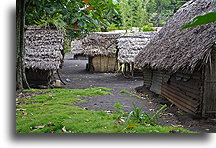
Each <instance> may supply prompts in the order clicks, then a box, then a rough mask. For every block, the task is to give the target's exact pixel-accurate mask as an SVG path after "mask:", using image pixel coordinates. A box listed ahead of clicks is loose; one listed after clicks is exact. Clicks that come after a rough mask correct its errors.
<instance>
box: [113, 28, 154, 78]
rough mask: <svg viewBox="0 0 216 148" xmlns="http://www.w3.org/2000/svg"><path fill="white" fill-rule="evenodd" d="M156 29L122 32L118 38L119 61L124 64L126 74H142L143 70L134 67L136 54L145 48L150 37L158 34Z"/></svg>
mask: <svg viewBox="0 0 216 148" xmlns="http://www.w3.org/2000/svg"><path fill="white" fill-rule="evenodd" d="M156 33H157V32H156V31H151V32H138V33H135V34H122V35H121V36H120V37H119V38H118V39H117V42H118V43H117V47H118V61H119V63H120V65H122V67H123V68H122V69H123V70H122V71H123V74H124V75H125V76H129V77H130V76H132V77H133V76H134V72H136V73H135V75H136V74H139V72H140V73H141V75H142V71H141V70H140V69H138V68H137V67H134V61H135V57H136V55H137V54H138V53H139V51H140V50H141V49H143V48H144V47H145V46H146V44H147V43H148V42H149V41H150V39H151V38H152V37H153V36H154V35H155V34H156ZM134 68H135V69H134Z"/></svg>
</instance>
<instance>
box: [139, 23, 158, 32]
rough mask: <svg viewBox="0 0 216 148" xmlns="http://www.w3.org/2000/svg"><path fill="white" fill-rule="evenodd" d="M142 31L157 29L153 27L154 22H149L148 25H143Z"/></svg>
mask: <svg viewBox="0 0 216 148" xmlns="http://www.w3.org/2000/svg"><path fill="white" fill-rule="evenodd" d="M142 31H143V32H147V31H155V29H154V28H153V25H152V24H148V25H145V26H143V29H142Z"/></svg>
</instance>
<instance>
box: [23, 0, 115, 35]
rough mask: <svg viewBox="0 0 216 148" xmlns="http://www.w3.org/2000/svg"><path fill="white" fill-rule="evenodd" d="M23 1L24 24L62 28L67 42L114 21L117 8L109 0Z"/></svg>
mask: <svg viewBox="0 0 216 148" xmlns="http://www.w3.org/2000/svg"><path fill="white" fill-rule="evenodd" d="M25 2H26V8H27V9H26V25H36V24H41V25H44V26H47V25H51V26H55V27H61V26H64V29H67V35H68V36H69V37H70V38H71V39H73V38H76V37H78V36H82V35H83V34H86V33H89V32H92V31H95V30H97V28H99V27H104V26H107V24H108V23H111V22H115V21H117V19H118V18H117V17H116V16H117V15H118V11H117V10H118V8H117V5H114V4H113V2H112V0H91V1H87V0H77V1H71V0H69V1H68V0H64V1H55V0H37V1H32V0H25ZM60 16H61V17H60ZM108 20H112V21H108ZM63 24H64V25H63Z"/></svg>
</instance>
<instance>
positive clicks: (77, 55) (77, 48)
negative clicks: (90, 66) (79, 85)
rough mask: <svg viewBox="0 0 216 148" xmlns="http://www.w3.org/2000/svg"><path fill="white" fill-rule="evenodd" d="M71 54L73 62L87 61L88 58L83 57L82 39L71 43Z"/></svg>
mask: <svg viewBox="0 0 216 148" xmlns="http://www.w3.org/2000/svg"><path fill="white" fill-rule="evenodd" d="M71 54H72V55H73V59H75V60H87V59H88V56H86V55H84V49H83V46H82V39H76V40H73V41H72V42H71Z"/></svg>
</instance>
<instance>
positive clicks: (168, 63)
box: [135, 0, 216, 73]
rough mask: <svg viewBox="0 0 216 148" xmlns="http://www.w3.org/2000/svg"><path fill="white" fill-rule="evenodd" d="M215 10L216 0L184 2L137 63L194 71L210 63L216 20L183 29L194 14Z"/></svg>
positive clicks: (147, 46)
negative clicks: (181, 29) (215, 21)
mask: <svg viewBox="0 0 216 148" xmlns="http://www.w3.org/2000/svg"><path fill="white" fill-rule="evenodd" d="M212 11H215V1H214V0H192V1H189V2H187V3H186V4H184V5H183V6H182V7H181V8H180V9H179V10H178V11H177V12H176V14H175V15H174V16H173V17H172V18H171V19H170V20H169V21H168V22H167V24H166V25H165V26H164V27H163V28H162V29H161V30H160V31H159V33H158V34H157V35H156V36H155V37H154V38H153V39H152V40H151V41H150V43H149V44H148V45H146V47H145V48H144V49H143V50H142V51H140V53H139V54H138V56H137V57H136V60H135V64H137V66H140V67H149V66H150V67H151V68H154V69H159V70H167V71H169V72H176V71H178V70H180V71H182V72H184V73H192V72H193V71H194V70H195V69H196V68H198V66H201V65H202V64H205V63H207V61H208V58H209V56H210V52H211V50H212V49H213V48H212V47H213V46H214V44H215V26H216V25H215V23H210V24H206V25H202V26H197V27H194V28H188V29H186V30H183V31H180V28H181V27H182V26H183V25H184V24H185V23H188V22H190V21H191V20H192V19H193V18H194V17H196V16H198V15H203V14H205V13H208V12H212Z"/></svg>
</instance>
